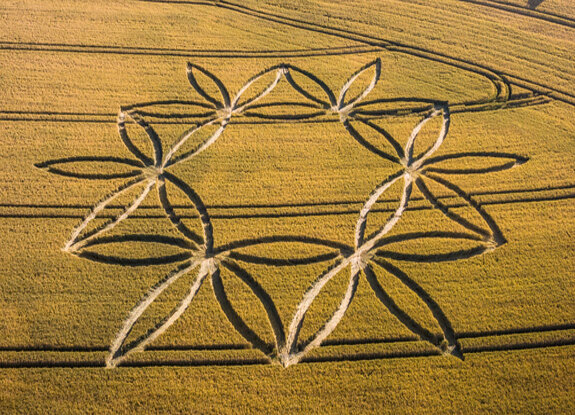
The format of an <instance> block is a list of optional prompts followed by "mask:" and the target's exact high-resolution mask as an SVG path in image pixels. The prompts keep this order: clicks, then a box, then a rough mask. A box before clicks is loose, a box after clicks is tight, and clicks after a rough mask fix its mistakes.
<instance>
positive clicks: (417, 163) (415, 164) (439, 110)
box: [404, 105, 450, 170]
mask: <svg viewBox="0 0 575 415" xmlns="http://www.w3.org/2000/svg"><path fill="white" fill-rule="evenodd" d="M439 115H441V116H442V118H443V120H442V124H441V130H440V131H439V134H438V136H437V139H436V140H435V142H434V143H433V145H432V146H431V147H429V148H428V149H427V150H425V151H423V152H422V153H421V154H419V155H417V156H415V157H414V155H413V152H414V148H415V141H416V139H417V135H418V134H419V132H420V131H421V129H422V128H423V126H424V125H425V124H427V123H428V122H429V121H430V120H431V119H433V118H435V117H437V116H439ZM449 123H450V116H449V108H448V107H447V105H436V106H435V110H434V111H433V112H431V113H430V114H429V115H427V116H426V117H425V118H423V120H421V122H419V124H417V125H416V126H415V128H414V129H413V131H412V133H411V135H410V136H409V139H408V140H407V143H406V145H405V151H404V152H405V157H406V165H407V166H409V167H410V168H411V169H412V170H417V169H419V168H420V167H421V165H422V164H423V163H424V162H425V160H426V159H427V158H428V157H430V156H431V155H432V154H433V153H435V152H436V151H437V149H438V148H439V147H440V146H441V144H443V141H444V140H445V137H446V136H447V132H448V131H449Z"/></svg>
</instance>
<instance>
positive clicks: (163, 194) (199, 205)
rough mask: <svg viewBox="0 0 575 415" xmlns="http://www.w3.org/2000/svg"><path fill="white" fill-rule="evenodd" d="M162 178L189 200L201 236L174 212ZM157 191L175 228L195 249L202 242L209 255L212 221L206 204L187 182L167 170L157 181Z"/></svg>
mask: <svg viewBox="0 0 575 415" xmlns="http://www.w3.org/2000/svg"><path fill="white" fill-rule="evenodd" d="M164 180H167V181H168V182H170V183H171V184H173V185H174V186H176V187H177V188H178V189H179V190H181V191H182V192H183V193H184V194H185V195H186V197H187V198H188V200H189V201H190V202H191V204H192V206H193V207H194V208H195V209H196V211H197V212H198V215H199V219H200V222H201V224H202V230H203V237H202V236H200V235H198V234H197V233H196V232H194V231H193V230H192V229H191V228H190V227H189V226H186V224H185V223H184V222H183V221H182V219H181V217H180V216H179V215H178V214H177V213H176V212H175V210H174V207H173V205H172V203H171V202H170V199H169V197H168V192H167V191H166V184H165V181H164ZM158 193H159V197H160V203H161V204H162V206H163V208H164V210H165V212H166V214H167V215H168V217H169V219H170V221H171V222H172V224H173V225H174V226H175V227H176V229H177V230H178V231H180V233H181V234H182V235H184V236H185V237H186V238H187V239H188V240H190V241H191V242H192V243H193V244H194V246H195V247H196V248H197V249H200V247H199V245H200V244H202V243H203V249H205V251H206V253H207V254H208V255H211V254H212V253H213V248H214V236H213V228H212V222H211V220H210V215H209V214H208V210H207V209H206V206H205V205H204V203H203V202H202V199H201V198H200V196H199V195H198V194H197V193H196V192H195V191H194V189H192V188H191V187H190V186H189V185H188V184H187V183H185V182H184V181H182V180H180V179H179V178H178V177H176V176H174V175H173V174H171V173H168V172H164V174H163V177H162V178H160V180H159V182H158Z"/></svg>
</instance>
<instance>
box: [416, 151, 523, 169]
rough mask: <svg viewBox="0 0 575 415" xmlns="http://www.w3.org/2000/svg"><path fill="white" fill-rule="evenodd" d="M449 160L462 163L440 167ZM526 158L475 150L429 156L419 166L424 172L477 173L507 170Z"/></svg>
mask: <svg viewBox="0 0 575 415" xmlns="http://www.w3.org/2000/svg"><path fill="white" fill-rule="evenodd" d="M451 160H460V161H461V162H462V164H464V165H463V166H462V167H459V168H457V167H456V168H448V167H442V164H443V162H445V161H451ZM528 160H529V159H528V158H527V157H523V156H520V155H517V154H510V153H498V152H486V151H476V152H466V153H457V154H445V155H442V156H438V157H431V158H428V159H427V160H425V162H424V163H423V164H422V166H421V167H422V168H423V170H424V172H425V171H427V172H433V173H443V174H479V173H493V172H497V171H502V170H507V169H510V168H512V167H515V166H518V165H521V164H523V163H525V162H527V161H528Z"/></svg>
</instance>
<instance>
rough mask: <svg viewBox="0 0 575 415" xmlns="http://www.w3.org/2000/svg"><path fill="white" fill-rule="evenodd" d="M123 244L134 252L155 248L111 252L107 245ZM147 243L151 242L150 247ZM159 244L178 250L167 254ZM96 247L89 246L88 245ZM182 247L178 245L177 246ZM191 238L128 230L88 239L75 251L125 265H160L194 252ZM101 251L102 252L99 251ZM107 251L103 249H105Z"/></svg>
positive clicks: (168, 248)
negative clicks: (122, 252) (133, 254)
mask: <svg viewBox="0 0 575 415" xmlns="http://www.w3.org/2000/svg"><path fill="white" fill-rule="evenodd" d="M115 244H122V246H123V247H125V245H127V246H128V247H129V248H132V251H133V252H138V253H141V252H144V253H145V252H146V251H148V252H150V251H152V252H154V253H153V254H151V255H150V256H143V257H142V256H138V257H135V256H131V255H130V256H123V255H121V254H116V253H114V254H112V255H110V254H108V253H106V248H109V246H110V245H115ZM146 245H148V246H150V247H149V248H148V247H146ZM158 245H164V246H165V247H166V248H167V250H169V251H172V252H174V251H176V252H177V251H179V252H178V253H172V254H167V255H161V252H157V250H158ZM91 247H93V248H96V249H91V250H88V248H91ZM174 248H179V249H176V250H175V249H174ZM192 248H193V247H192V246H191V245H190V242H189V241H187V240H186V239H182V238H173V237H169V236H162V235H154V234H129V235H118V236H103V237H99V238H94V239H91V240H90V241H88V242H87V243H85V244H84V245H83V246H82V248H81V249H80V250H78V251H77V252H75V254H76V255H77V256H79V257H82V258H86V259H89V260H91V261H96V262H103V263H106V264H116V265H124V266H146V265H161V264H171V263H174V262H182V261H185V260H186V259H190V258H191V257H192V256H193V253H192V250H191V249H192ZM98 251H100V252H98ZM102 251H104V252H102Z"/></svg>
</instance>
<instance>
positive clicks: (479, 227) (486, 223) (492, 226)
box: [415, 172, 505, 245]
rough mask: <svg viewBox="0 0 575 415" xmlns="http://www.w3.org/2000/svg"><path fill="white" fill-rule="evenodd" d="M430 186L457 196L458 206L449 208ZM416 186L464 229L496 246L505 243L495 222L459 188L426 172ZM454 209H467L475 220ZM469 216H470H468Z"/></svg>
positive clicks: (419, 178)
mask: <svg viewBox="0 0 575 415" xmlns="http://www.w3.org/2000/svg"><path fill="white" fill-rule="evenodd" d="M428 181H430V183H429V184H433V183H436V184H439V186H440V187H442V188H443V189H445V190H447V191H448V192H449V193H450V194H451V195H454V196H455V198H454V199H455V200H456V201H457V202H456V204H452V206H447V205H446V204H444V203H443V202H442V201H441V200H440V199H439V198H438V197H437V196H436V195H435V194H434V193H433V191H432V190H431V188H430V187H429V185H428V184H426V182H428ZM415 183H416V185H417V187H418V188H419V190H421V192H422V193H423V196H424V197H425V198H426V199H427V200H428V201H429V202H430V203H431V204H432V205H433V206H434V207H435V208H437V209H439V210H440V211H441V212H442V213H443V214H444V215H445V216H446V217H448V218H449V219H451V220H453V221H454V222H456V223H458V224H459V225H461V226H463V227H464V228H466V229H468V230H470V231H472V232H475V233H476V234H478V235H480V236H481V237H482V238H483V239H484V240H486V241H492V242H494V243H495V244H496V245H502V244H503V243H505V238H504V236H503V234H502V232H501V230H500V229H499V226H497V223H495V220H493V218H492V217H491V216H490V215H489V214H488V213H487V212H486V211H485V209H483V207H481V205H480V204H479V203H478V202H477V201H475V200H474V199H473V198H472V197H471V196H470V195H469V194H467V193H466V192H465V191H463V189H461V188H460V187H459V186H457V185H455V184H453V183H451V182H450V181H448V180H445V179H444V178H442V177H439V176H437V175H435V174H432V173H429V172H426V173H425V174H421V175H420V176H419V177H418V179H417V180H416V182H415ZM452 207H463V208H467V210H468V211H469V213H470V214H471V215H473V217H474V219H468V218H467V217H463V216H462V215H460V214H458V213H456V212H454V211H453V209H452ZM468 216H469V215H468Z"/></svg>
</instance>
